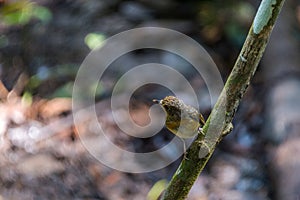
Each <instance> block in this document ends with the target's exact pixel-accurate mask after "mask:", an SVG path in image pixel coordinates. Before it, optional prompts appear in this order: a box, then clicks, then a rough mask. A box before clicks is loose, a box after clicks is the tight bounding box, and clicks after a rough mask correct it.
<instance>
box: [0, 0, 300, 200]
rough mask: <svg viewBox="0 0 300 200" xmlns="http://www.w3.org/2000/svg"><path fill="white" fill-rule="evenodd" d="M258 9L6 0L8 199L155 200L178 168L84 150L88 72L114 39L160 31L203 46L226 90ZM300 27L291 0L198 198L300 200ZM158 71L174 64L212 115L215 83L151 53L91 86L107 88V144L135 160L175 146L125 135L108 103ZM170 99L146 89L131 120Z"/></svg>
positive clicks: (102, 100) (239, 4) (144, 117)
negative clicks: (210, 87) (80, 104)
mask: <svg viewBox="0 0 300 200" xmlns="http://www.w3.org/2000/svg"><path fill="white" fill-rule="evenodd" d="M259 3H260V1H258V0H241V1H234V0H228V1H221V0H211V1H207V0H198V1H194V0H188V1H179V0H165V1H158V0H152V1H147V0H136V1H120V0H110V1H108V0H102V1H99V0H90V1H85V0H72V1H71V0H66V1H63V0H56V1H50V0H36V1H30V0H20V1H14V0H0V78H1V81H0V100H1V101H0V184H1V185H0V200H2V199H3V200H4V199H12V200H14V199H17V200H18V199H82V200H83V199H85V200H88V199H101V200H102V199H103V200H106V199H108V200H109V199H113V200H121V199H136V200H140V199H147V195H148V192H149V190H150V189H151V187H152V186H153V185H154V184H155V183H160V184H163V183H164V181H162V182H161V180H166V181H168V180H169V179H170V178H171V177H172V174H173V173H174V172H175V170H176V168H177V167H178V165H179V163H180V159H179V160H177V161H176V162H174V163H172V164H171V165H169V166H167V167H166V168H163V169H161V170H158V171H155V172H151V173H143V174H130V173H122V172H119V171H116V170H113V169H111V168H109V167H106V166H104V165H102V164H101V163H100V162H98V161H97V160H96V159H94V158H93V157H92V156H91V155H90V154H89V153H88V152H87V151H86V149H85V148H84V147H83V145H82V144H81V141H80V139H79V136H78V132H77V130H76V129H75V128H74V125H73V119H72V113H71V108H72V105H71V103H72V100H71V97H72V88H73V83H74V80H75V76H76V73H77V70H78V69H79V67H80V65H81V63H82V62H83V60H84V58H85V57H86V56H87V55H88V53H89V52H90V51H91V50H92V49H94V48H95V47H97V46H99V45H101V44H102V43H103V41H104V40H105V39H107V38H109V37H110V36H112V35H114V34H117V33H119V32H121V31H125V30H128V29H132V28H136V27H144V26H158V27H166V28H171V29H174V30H177V31H179V32H182V33H184V34H186V35H188V36H190V37H192V38H193V39H194V40H196V41H198V42H199V43H200V44H201V45H203V46H204V47H205V49H206V50H207V51H208V52H209V54H210V55H211V56H212V58H213V60H214V61H215V63H216V64H217V66H218V69H219V71H220V72H221V73H222V77H223V80H224V81H225V80H226V77H227V76H228V75H229V73H230V70H231V68H232V67H233V65H234V62H235V59H236V57H237V56H238V53H239V50H240V48H241V46H242V44H243V42H244V39H245V37H246V34H247V32H248V30H249V28H250V26H251V22H252V20H253V17H254V15H255V12H256V10H257V8H258V5H259ZM299 26H300V2H299V1H297V0H290V1H286V4H285V6H284V8H283V10H282V12H281V15H280V18H279V20H278V22H277V24H276V26H275V28H274V31H273V34H272V37H271V39H270V43H269V45H268V47H267V50H266V52H265V54H264V57H263V60H262V62H261V63H260V66H259V68H258V71H257V73H256V75H255V77H254V79H253V81H252V83H251V85H250V86H249V88H248V91H247V93H246V95H245V96H244V98H243V100H242V103H241V104H240V106H239V109H238V111H237V113H236V115H235V118H234V122H233V124H234V130H233V132H232V133H231V134H230V135H228V136H227V137H226V138H225V139H224V140H223V141H222V142H221V143H220V145H219V146H218V149H217V150H216V152H215V153H214V155H213V157H212V158H211V159H210V161H209V163H208V165H207V167H206V168H205V170H204V172H203V173H202V174H201V176H200V177H199V178H198V180H197V181H196V183H195V185H194V187H193V189H192V190H191V192H190V194H189V199H190V200H200V199H210V200H214V199H222V200H226V199H236V200H239V199H241V200H244V199H245V200H248V199H249V200H250V199H257V200H260V199H288V200H289V199H290V200H296V199H299V198H300V192H299V188H300V105H299V102H300V79H299V75H300V73H299V71H300V67H299V48H300V47H299V44H300V43H299V40H300V32H299ZM148 62H158V63H162V64H166V65H169V66H171V67H174V68H175V69H176V70H178V71H179V72H180V73H182V74H183V75H184V76H185V77H186V78H187V79H188V80H189V81H190V83H191V84H192V86H193V87H194V88H195V89H196V91H199V104H200V107H201V111H203V114H204V116H205V117H207V116H208V115H209V113H210V109H211V105H210V102H208V101H209V100H208V99H209V96H207V93H206V92H203V93H201V91H206V86H205V82H204V81H203V79H202V78H201V77H200V76H196V75H194V74H195V73H194V71H193V68H192V67H191V66H189V64H188V63H187V62H184V61H183V60H182V59H180V58H179V57H176V56H174V55H173V54H170V53H167V52H164V51H160V50H152V49H147V50H138V51H134V52H132V53H129V54H127V55H125V56H122V57H121V58H120V59H118V60H116V61H115V62H114V63H112V65H111V66H110V68H109V69H108V70H107V71H106V72H105V75H104V76H103V79H102V80H101V81H100V82H99V85H98V86H91V87H96V88H97V90H96V101H97V104H96V105H97V110H98V111H99V113H100V114H99V121H101V123H102V124H103V125H104V126H105V129H106V130H108V132H109V138H110V139H111V140H112V141H113V142H114V143H115V144H116V145H118V146H119V147H121V148H124V149H127V150H130V151H134V152H149V151H153V150H156V149H159V148H160V147H162V146H164V145H165V144H167V143H168V141H170V140H171V139H172V138H173V135H171V134H170V133H169V132H168V131H167V130H166V129H165V128H164V129H162V130H161V132H160V133H159V134H157V135H155V136H154V137H151V138H143V139H140V138H134V137H131V136H129V135H126V134H124V133H122V131H121V130H120V129H118V127H117V125H116V124H115V122H114V120H113V119H112V115H111V112H110V110H109V107H110V101H109V97H110V95H111V92H112V89H113V87H114V85H115V84H116V82H117V81H118V79H119V77H121V76H122V75H123V74H124V73H126V72H127V71H128V70H130V69H132V68H133V67H134V66H136V65H138V64H142V63H148ZM155 75H156V74H155V72H153V74H144V75H143V74H141V76H155ZM178 84H181V83H178ZM169 94H171V93H170V91H169V90H167V89H166V88H164V87H161V86H158V85H155V84H149V85H145V86H143V87H141V88H139V89H138V90H137V91H136V92H135V93H134V94H133V96H132V98H131V101H130V113H131V116H132V119H133V120H134V121H135V122H136V123H137V124H139V125H146V124H148V123H149V107H150V106H151V105H152V99H153V98H163V97H164V96H166V95H169ZM202 94H203V95H202ZM188 98H189V97H187V99H188ZM120 113H122V110H120ZM120 116H121V117H122V115H120ZM93 125H94V124H92V123H90V122H89V120H88V119H84V120H83V121H82V124H80V128H81V129H82V130H84V131H83V132H85V135H84V137H86V138H89V139H90V142H91V145H94V146H95V148H101V147H99V146H97V144H95V142H93V136H92V133H90V132H91V131H90V129H91V127H92V126H93ZM158 181H160V182H158ZM148 199H151V197H150V196H148Z"/></svg>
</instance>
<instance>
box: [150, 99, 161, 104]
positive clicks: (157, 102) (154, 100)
mask: <svg viewBox="0 0 300 200" xmlns="http://www.w3.org/2000/svg"><path fill="white" fill-rule="evenodd" d="M152 101H153V102H154V103H156V104H160V102H161V100H158V99H153V100H152Z"/></svg>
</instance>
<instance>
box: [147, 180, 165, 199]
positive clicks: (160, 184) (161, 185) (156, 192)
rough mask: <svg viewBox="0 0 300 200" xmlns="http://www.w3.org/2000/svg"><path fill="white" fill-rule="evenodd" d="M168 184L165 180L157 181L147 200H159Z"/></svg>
mask: <svg viewBox="0 0 300 200" xmlns="http://www.w3.org/2000/svg"><path fill="white" fill-rule="evenodd" d="M167 183H168V182H167V180H165V179H162V180H159V181H157V182H156V183H155V184H154V185H153V187H152V188H151V190H150V191H149V192H148V195H147V200H157V199H158V198H159V196H160V194H161V193H162V192H163V191H164V190H165V189H166V187H167Z"/></svg>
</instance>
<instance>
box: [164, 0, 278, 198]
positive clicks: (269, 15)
mask: <svg viewBox="0 0 300 200" xmlns="http://www.w3.org/2000/svg"><path fill="white" fill-rule="evenodd" d="M283 2H284V0H262V2H261V5H260V7H259V9H258V11H257V13H256V16H255V19H254V21H253V24H252V26H251V28H250V31H249V33H248V36H247V38H246V41H245V43H244V45H243V48H242V50H241V52H240V55H239V57H238V58H237V60H236V63H235V65H234V67H233V69H232V72H231V74H230V75H229V77H228V80H227V81H226V84H225V87H224V89H223V91H222V93H221V95H220V97H219V99H218V101H217V103H216V105H215V106H214V108H213V110H212V112H211V114H210V116H209V118H208V120H207V122H206V124H205V125H204V127H203V132H204V133H205V134H206V136H205V137H204V135H203V134H198V137H197V138H196V140H195V141H194V142H193V143H192V145H191V146H190V148H189V150H188V152H187V156H186V159H184V160H183V161H182V162H181V164H180V166H179V167H178V169H177V171H176V172H175V174H174V176H173V178H172V180H171V182H170V183H169V185H168V187H167V189H166V190H165V192H164V194H163V197H162V200H174V199H176V200H181V199H185V198H186V197H187V195H188V193H189V191H190V189H191V187H192V186H193V184H194V182H195V180H196V179H197V177H198V176H199V174H200V173H201V171H202V170H203V168H204V167H205V165H206V163H207V162H208V160H209V158H210V157H211V155H212V153H213V151H214V149H215V148H216V145H217V144H218V142H219V141H221V140H222V137H223V135H222V132H223V130H224V129H225V128H226V127H227V125H228V124H230V122H231V121H232V119H233V117H234V114H235V111H236V110H237V108H238V105H239V103H240V101H241V98H242V97H243V95H244V93H245V91H246V89H247V87H248V85H249V84H250V80H251V78H252V77H253V75H254V74H255V71H256V69H257V66H258V63H259V61H260V59H261V57H262V55H263V52H264V51H265V48H266V45H267V42H268V40H269V37H270V34H271V32H272V29H273V27H274V24H275V21H276V19H277V17H278V14H279V12H280V10H281V8H282V5H283ZM207 143H208V145H207ZM203 144H205V145H203ZM207 148H208V150H207ZM205 149H206V151H204V150H205ZM200 152H206V153H205V154H203V155H202V156H200Z"/></svg>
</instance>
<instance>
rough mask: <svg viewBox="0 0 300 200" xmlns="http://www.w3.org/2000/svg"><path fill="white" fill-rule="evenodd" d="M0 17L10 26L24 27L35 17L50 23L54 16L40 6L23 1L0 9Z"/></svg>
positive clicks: (5, 5)
mask: <svg viewBox="0 0 300 200" xmlns="http://www.w3.org/2000/svg"><path fill="white" fill-rule="evenodd" d="M0 17H1V18H2V20H3V21H4V23H6V24H8V25H24V24H26V23H28V22H29V21H30V20H31V18H33V17H36V18H37V19H39V20H41V21H43V22H46V21H49V20H50V19H51V17H52V15H51V12H50V11H49V10H48V9H47V8H45V7H43V6H38V5H37V4H35V3H32V2H31V1H29V0H22V1H15V2H9V3H6V4H4V6H2V7H1V8H0Z"/></svg>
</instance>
